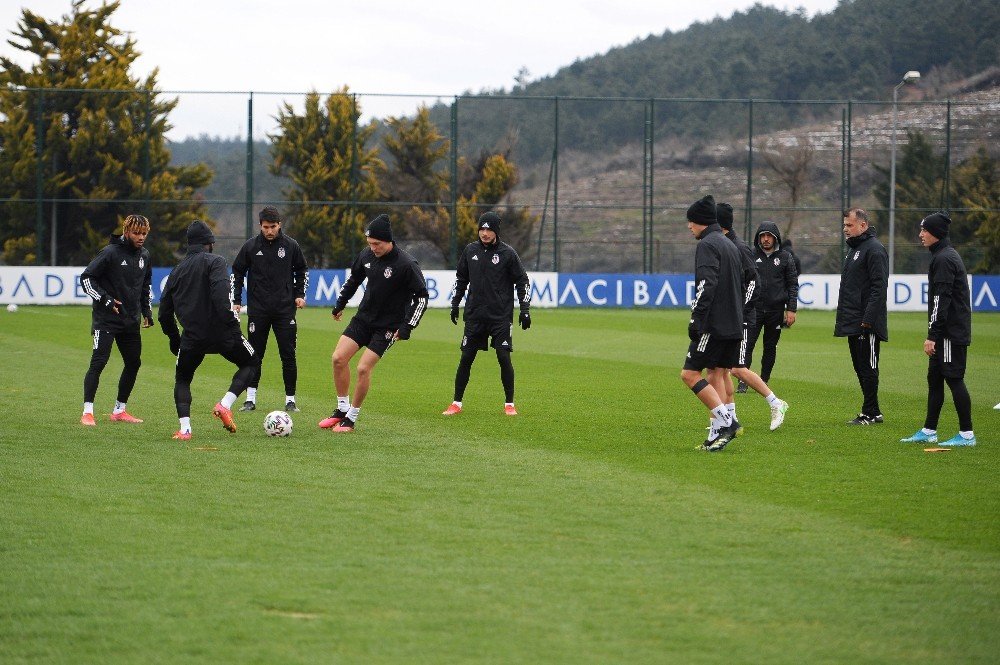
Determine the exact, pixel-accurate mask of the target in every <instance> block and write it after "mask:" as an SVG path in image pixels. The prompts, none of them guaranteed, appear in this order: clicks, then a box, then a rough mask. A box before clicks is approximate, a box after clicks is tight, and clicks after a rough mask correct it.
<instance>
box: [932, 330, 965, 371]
mask: <svg viewBox="0 0 1000 665" xmlns="http://www.w3.org/2000/svg"><path fill="white" fill-rule="evenodd" d="M968 355H969V347H968V346H964V345H960V344H954V343H952V341H951V340H950V339H948V338H947V337H945V338H943V339H941V340H940V341H939V342H938V343H937V345H936V346H935V351H934V355H933V356H931V357H930V362H929V363H928V366H927V373H928V375H930V374H932V373H934V372H937V373H939V374H940V375H941V376H943V377H944V378H946V379H964V378H965V361H966V359H967V358H968Z"/></svg>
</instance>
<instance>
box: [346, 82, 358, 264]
mask: <svg viewBox="0 0 1000 665" xmlns="http://www.w3.org/2000/svg"><path fill="white" fill-rule="evenodd" d="M351 100H352V102H353V104H352V106H351V207H350V211H349V215H350V217H349V219H350V220H351V226H350V227H348V228H351V229H353V226H354V223H355V221H356V220H357V217H358V118H359V116H360V114H359V113H358V93H356V92H354V93H351ZM357 235H358V234H356V233H354V232H353V230H352V231H351V232H350V233H349V234H348V236H349V237H350V239H351V255H352V256H353V255H354V254H355V252H356V248H357V245H356V244H355V243H356V242H357Z"/></svg>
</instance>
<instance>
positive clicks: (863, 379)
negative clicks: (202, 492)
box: [847, 333, 882, 416]
mask: <svg viewBox="0 0 1000 665" xmlns="http://www.w3.org/2000/svg"><path fill="white" fill-rule="evenodd" d="M880 343H881V340H879V338H878V336H877V335H875V334H874V333H866V334H863V335H849V336H848V338H847V344H848V346H849V347H850V349H851V362H853V363H854V373H855V374H857V375H858V383H860V384H861V392H862V394H863V395H864V404H863V405H862V407H861V413H863V414H865V415H866V416H877V415H880V414H881V413H882V410H881V409H880V408H879V405H878V354H879V345H880Z"/></svg>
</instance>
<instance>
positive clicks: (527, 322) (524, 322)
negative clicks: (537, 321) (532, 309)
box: [517, 309, 531, 330]
mask: <svg viewBox="0 0 1000 665" xmlns="http://www.w3.org/2000/svg"><path fill="white" fill-rule="evenodd" d="M517 322H518V323H519V324H521V330H527V329H528V328H530V327H531V314H529V313H528V310H526V309H522V310H521V313H520V314H519V315H518V316H517Z"/></svg>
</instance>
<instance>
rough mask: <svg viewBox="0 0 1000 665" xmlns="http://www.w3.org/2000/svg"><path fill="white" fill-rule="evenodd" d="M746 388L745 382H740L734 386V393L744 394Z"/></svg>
mask: <svg viewBox="0 0 1000 665" xmlns="http://www.w3.org/2000/svg"><path fill="white" fill-rule="evenodd" d="M747 387H748V386H747V384H746V381H740V382H739V383H737V384H736V392H738V393H745V392H746V391H747Z"/></svg>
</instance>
